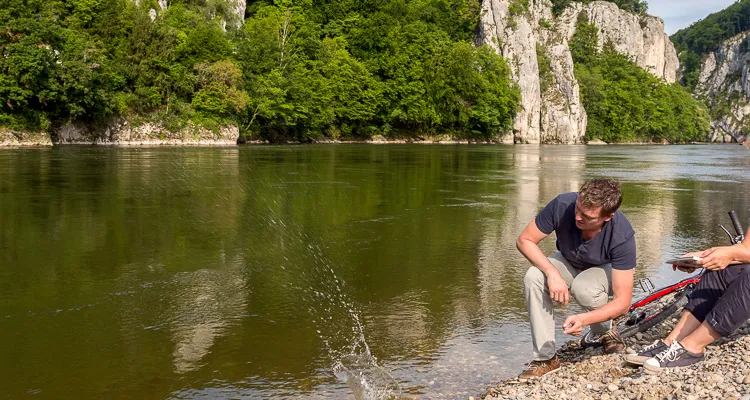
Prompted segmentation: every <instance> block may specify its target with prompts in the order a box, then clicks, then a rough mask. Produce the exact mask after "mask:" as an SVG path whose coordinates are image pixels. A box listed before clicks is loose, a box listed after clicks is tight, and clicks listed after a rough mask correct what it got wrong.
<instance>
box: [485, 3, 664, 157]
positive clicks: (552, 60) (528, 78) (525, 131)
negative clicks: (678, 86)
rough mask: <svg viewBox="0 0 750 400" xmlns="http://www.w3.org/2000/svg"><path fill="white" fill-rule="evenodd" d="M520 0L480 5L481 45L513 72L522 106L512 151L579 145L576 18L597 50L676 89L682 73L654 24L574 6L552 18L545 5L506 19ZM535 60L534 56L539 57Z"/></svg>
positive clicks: (601, 7) (582, 115) (603, 7)
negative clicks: (546, 81)
mask: <svg viewBox="0 0 750 400" xmlns="http://www.w3.org/2000/svg"><path fill="white" fill-rule="evenodd" d="M520 1H521V0H484V1H483V2H482V17H481V24H480V34H479V37H478V40H477V42H478V44H480V45H481V44H488V45H490V46H492V47H493V48H495V49H496V51H498V53H499V54H501V55H502V56H503V57H504V58H505V59H506V60H507V61H508V63H509V64H510V67H511V71H512V72H511V73H512V77H513V79H514V80H515V81H516V82H517V83H518V86H519V88H520V91H521V105H520V110H519V112H518V114H517V115H516V119H515V121H514V126H513V132H512V135H508V137H506V138H504V139H505V140H504V141H506V142H515V143H567V144H572V143H583V141H584V136H585V133H586V124H587V119H586V111H585V110H584V109H583V104H582V102H581V98H580V93H579V92H580V87H579V85H578V82H577V81H576V79H575V76H574V74H573V59H572V56H571V53H570V47H569V46H568V42H569V40H570V39H571V37H572V36H573V34H574V33H575V25H576V21H577V18H578V16H579V15H580V14H581V13H582V12H585V15H586V16H587V18H588V20H589V22H591V23H593V24H594V25H596V27H597V28H598V31H599V32H598V33H599V47H600V48H601V47H603V46H604V44H605V43H607V42H611V43H612V44H613V45H614V46H615V48H616V49H617V50H618V51H619V52H621V53H624V54H628V55H630V56H631V57H632V58H633V61H634V62H635V63H636V64H637V65H639V66H640V67H642V68H644V69H645V70H647V71H649V72H651V73H652V74H654V75H655V76H657V77H660V78H662V79H664V80H665V81H667V82H675V80H676V79H677V74H678V70H679V61H678V58H677V52H676V51H675V49H674V46H673V45H672V42H671V41H670V40H669V37H668V36H667V35H666V34H665V33H664V22H663V21H662V20H661V19H660V18H657V17H651V16H647V17H640V16H638V15H634V14H631V13H629V12H626V11H623V10H621V9H619V8H618V7H617V5H615V4H614V3H609V2H605V1H595V2H592V3H589V4H581V3H573V4H571V6H570V7H568V8H567V9H566V10H565V11H564V12H563V13H562V15H560V16H559V17H557V18H555V17H554V16H553V15H552V4H551V2H550V1H549V0H529V1H528V9H527V10H525V11H523V12H520V13H518V15H511V13H510V11H509V10H510V7H511V3H516V8H517V4H518V3H519V2H520ZM538 52H539V53H540V54H539V56H538V55H537V53H538ZM539 60H542V61H544V62H547V60H549V61H548V62H549V64H550V65H549V67H550V69H551V70H552V75H553V76H554V84H552V85H545V86H550V87H547V88H545V90H544V93H542V84H541V79H540V76H539V71H540V68H539Z"/></svg>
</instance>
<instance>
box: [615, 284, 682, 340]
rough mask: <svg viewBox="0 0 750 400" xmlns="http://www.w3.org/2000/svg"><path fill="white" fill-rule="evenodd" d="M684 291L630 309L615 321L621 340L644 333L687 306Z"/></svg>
mask: <svg viewBox="0 0 750 400" xmlns="http://www.w3.org/2000/svg"><path fill="white" fill-rule="evenodd" d="M687 302H688V298H687V292H686V290H676V291H674V292H672V293H669V294H666V295H664V296H662V297H658V298H655V299H654V300H653V301H650V302H648V303H646V304H643V305H642V306H640V307H638V308H635V309H632V310H631V311H630V312H629V313H627V314H626V315H625V316H623V317H621V318H619V319H618V320H617V331H618V332H619V333H620V336H621V337H622V338H627V337H630V336H633V335H635V334H636V333H638V332H643V331H646V330H648V329H650V328H652V327H654V326H656V325H658V324H660V323H662V322H664V321H665V320H667V319H668V318H669V317H671V316H672V315H674V313H676V312H677V311H679V310H680V308H682V307H684V306H685V304H687Z"/></svg>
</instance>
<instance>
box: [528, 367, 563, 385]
mask: <svg viewBox="0 0 750 400" xmlns="http://www.w3.org/2000/svg"><path fill="white" fill-rule="evenodd" d="M561 368H562V366H559V367H557V368H555V369H553V370H552V371H549V372H547V373H546V374H544V375H540V376H535V377H533V378H518V381H519V382H521V383H526V382H528V381H530V380H534V379H539V378H542V377H545V376H547V375H552V374H554V373H555V372H557V371H559V370H560V369H561Z"/></svg>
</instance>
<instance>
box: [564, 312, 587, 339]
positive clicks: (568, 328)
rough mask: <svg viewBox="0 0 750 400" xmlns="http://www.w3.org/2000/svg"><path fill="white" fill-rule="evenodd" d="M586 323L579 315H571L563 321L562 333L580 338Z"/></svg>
mask: <svg viewBox="0 0 750 400" xmlns="http://www.w3.org/2000/svg"><path fill="white" fill-rule="evenodd" d="M584 325H586V321H584V318H583V316H582V315H581V314H575V315H571V316H570V317H568V318H566V319H565V323H564V324H563V333H565V334H568V335H573V336H581V334H582V333H583V327H584Z"/></svg>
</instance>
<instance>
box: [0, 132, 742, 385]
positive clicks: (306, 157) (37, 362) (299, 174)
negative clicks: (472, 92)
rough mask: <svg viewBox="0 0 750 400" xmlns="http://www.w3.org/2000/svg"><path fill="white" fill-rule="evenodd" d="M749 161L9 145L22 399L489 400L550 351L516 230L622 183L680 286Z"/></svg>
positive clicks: (592, 153)
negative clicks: (533, 332) (676, 260)
mask: <svg viewBox="0 0 750 400" xmlns="http://www.w3.org/2000/svg"><path fill="white" fill-rule="evenodd" d="M748 162H750V152H748V150H747V149H745V148H744V147H742V146H737V145H734V146H730V145H694V146H692V145H691V146H589V147H586V146H531V145H529V146H526V145H518V146H488V145H485V146H480V145H477V146H474V145H458V146H447V145H429V146H423V145H382V146H380V145H310V146H247V147H228V148H110V147H64V146H63V147H54V148H44V149H6V150H2V151H0V207H1V211H0V263H1V267H0V382H1V383H2V387H3V394H2V395H0V397H3V396H7V398H22V397H27V396H28V397H36V398H54V399H68V398H69V399H85V398H154V399H163V398H205V399H213V398H296V397H302V398H306V399H323V398H326V399H327V398H334V399H335V398H341V399H346V398H353V397H354V395H353V391H357V390H362V392H361V393H365V394H366V393H367V390H364V389H363V388H362V387H357V386H356V385H353V386H352V384H351V382H350V384H347V382H346V377H347V376H349V377H351V376H352V373H357V372H363V376H365V377H366V378H367V379H370V383H373V384H374V385H375V386H378V385H381V386H382V385H391V387H393V385H397V386H398V387H399V388H400V391H401V393H402V396H403V397H404V398H417V397H418V398H420V399H443V398H462V399H465V398H467V397H468V396H469V395H476V394H478V393H481V392H483V390H484V388H485V386H486V385H487V384H489V383H492V382H498V381H499V380H501V379H504V378H508V377H511V376H513V375H515V374H517V373H518V372H520V370H521V369H522V368H523V364H524V363H525V362H527V361H528V360H529V357H530V352H531V345H530V333H529V331H528V324H527V317H526V313H525V305H524V301H523V298H522V277H523V275H524V273H525V271H526V269H527V268H528V264H527V262H526V261H525V260H524V259H523V257H522V256H520V254H519V253H518V252H517V251H516V249H515V239H516V237H517V235H518V233H520V231H521V230H522V229H523V228H524V227H525V225H526V224H527V223H528V222H529V221H530V220H531V219H532V218H533V217H534V216H535V215H536V213H537V212H538V210H539V209H540V208H541V207H543V206H544V205H545V204H546V202H547V201H549V200H551V199H552V198H553V197H554V196H555V195H557V194H558V193H561V192H565V191H574V190H576V189H577V188H578V187H579V186H580V184H581V183H582V182H583V181H584V180H585V179H587V178H590V177H614V178H617V179H619V180H621V182H622V183H623V191H624V202H623V206H622V211H623V212H624V213H625V214H626V216H627V217H628V218H629V220H630V221H631V222H632V224H633V226H634V228H635V230H636V234H637V244H638V266H637V272H636V274H637V276H638V277H650V278H651V279H652V280H653V281H654V282H655V283H656V284H660V283H665V282H667V281H669V280H671V279H675V278H676V277H677V276H678V275H677V274H678V273H675V272H672V271H671V267H669V266H667V265H665V264H663V260H665V259H666V258H667V257H671V256H674V255H679V254H681V253H683V252H685V251H688V250H696V249H701V248H704V247H708V246H711V245H721V244H725V243H726V242H727V238H726V236H725V235H724V234H723V233H722V232H721V230H720V229H718V228H717V224H719V223H724V224H725V225H727V226H729V221H728V219H727V217H726V211H728V210H730V209H735V210H737V212H738V214H739V215H740V217H741V219H742V220H743V222H745V223H746V222H747V221H749V220H750V185H749V184H748V183H749V182H750V165H749V164H748ZM542 247H543V249H544V250H545V251H547V252H552V251H553V250H554V242H553V240H551V239H549V240H547V241H545V242H544V243H543V246H542ZM639 293H640V292H639V291H638V290H636V295H638V294H639ZM575 311H576V307H575V306H570V307H569V308H568V310H567V312H575ZM565 313H566V310H563V309H561V310H560V312H559V313H558V319H563V318H564V316H565ZM559 339H560V342H559V343H562V342H563V341H564V340H567V339H570V337H568V336H565V335H562V334H560V336H559ZM363 357H364V358H363ZM357 362H361V364H357ZM347 374H348V375H347ZM361 393H360V394H361Z"/></svg>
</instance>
